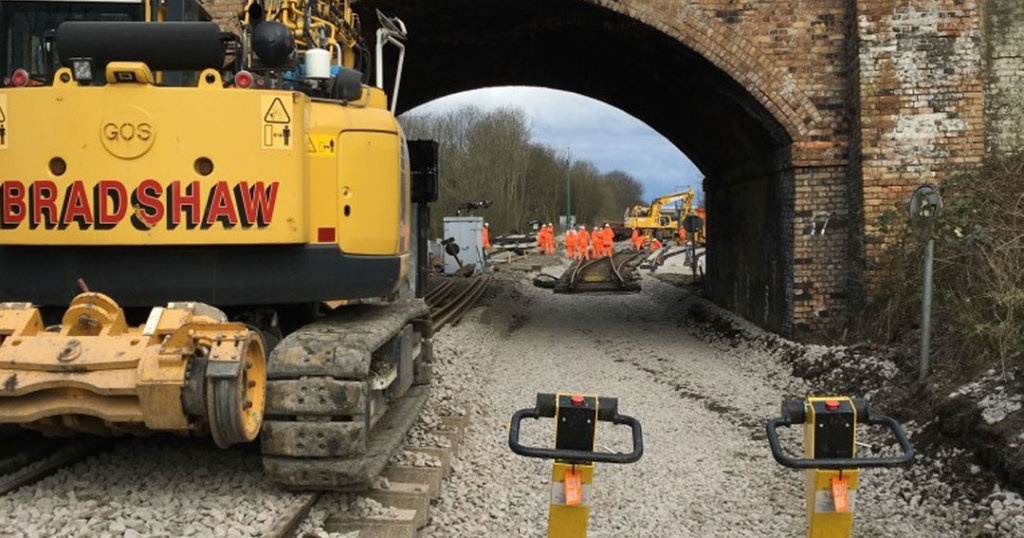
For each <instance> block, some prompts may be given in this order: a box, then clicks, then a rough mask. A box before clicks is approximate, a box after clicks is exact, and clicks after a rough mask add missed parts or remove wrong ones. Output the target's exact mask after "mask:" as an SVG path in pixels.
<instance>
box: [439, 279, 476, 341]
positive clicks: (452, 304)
mask: <svg viewBox="0 0 1024 538" xmlns="http://www.w3.org/2000/svg"><path fill="white" fill-rule="evenodd" d="M490 282H491V280H490V278H486V277H477V278H476V279H474V280H472V281H470V283H469V284H467V285H466V286H464V287H463V288H462V289H461V290H459V291H458V292H457V293H453V294H451V295H450V297H451V300H450V301H448V302H446V303H445V304H443V305H439V306H437V307H436V308H433V309H431V313H430V317H431V318H432V319H433V322H434V329H435V330H437V329H440V328H441V327H444V326H445V325H448V324H454V323H456V322H457V321H458V320H459V319H460V318H462V315H463V314H465V313H466V311H468V310H469V309H470V308H471V307H472V306H473V305H474V304H476V301H477V299H479V298H480V296H481V295H483V292H484V290H486V289H487V286H489V285H490Z"/></svg>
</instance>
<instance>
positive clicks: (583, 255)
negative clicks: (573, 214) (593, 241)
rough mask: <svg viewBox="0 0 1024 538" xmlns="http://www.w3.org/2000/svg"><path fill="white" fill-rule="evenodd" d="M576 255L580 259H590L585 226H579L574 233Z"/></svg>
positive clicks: (588, 240) (588, 235) (588, 236)
mask: <svg viewBox="0 0 1024 538" xmlns="http://www.w3.org/2000/svg"><path fill="white" fill-rule="evenodd" d="M576 257H577V258H578V259H581V260H584V259H586V260H589V259H590V234H589V233H587V227H586V226H580V231H579V232H577V233H576Z"/></svg>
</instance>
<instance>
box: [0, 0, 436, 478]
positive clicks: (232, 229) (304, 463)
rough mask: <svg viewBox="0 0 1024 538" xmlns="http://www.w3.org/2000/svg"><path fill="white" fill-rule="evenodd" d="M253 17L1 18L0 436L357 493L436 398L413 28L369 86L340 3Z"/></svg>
mask: <svg viewBox="0 0 1024 538" xmlns="http://www.w3.org/2000/svg"><path fill="white" fill-rule="evenodd" d="M239 7H240V8H243V9H241V11H240V23H241V25H240V26H241V32H240V35H234V34H230V33H225V32H222V31H221V28H220V27H219V26H218V25H217V24H216V23H214V22H210V21H209V16H207V14H206V13H205V11H204V10H203V8H202V6H201V5H199V4H198V3H196V1H195V0H161V1H156V0H111V1H91V0H88V1H87V0H71V1H64V0H17V1H14V0H0V32H2V36H0V37H2V42H3V43H4V44H5V46H6V49H5V50H4V51H3V52H2V53H0V54H2V57H0V71H2V73H3V87H2V88H0V423H3V424H15V425H19V426H21V427H23V428H28V429H32V430H37V431H41V432H44V433H46V434H49V435H64V434H69V433H74V432H89V433H95V434H104V435H120V434H124V433H147V432H153V431H168V432H176V433H181V434H187V435H209V436H211V437H212V438H213V440H214V441H215V442H216V444H217V445H219V446H221V447H225V448H226V447H229V446H231V445H234V444H238V443H245V442H249V441H253V440H255V439H257V437H259V438H260V443H261V448H262V451H263V455H264V468H265V469H266V471H267V473H268V474H269V476H270V477H271V478H273V479H274V480H275V481H277V482H279V483H280V484H282V485H284V486H286V487H292V488H298V489H348V488H360V487H364V486H365V485H367V484H368V483H369V482H370V481H371V480H372V479H373V478H374V477H375V476H376V475H377V474H379V472H380V470H381V469H382V468H383V466H384V464H385V463H386V461H387V459H388V456H389V455H390V453H391V452H393V451H394V450H395V449H396V448H397V447H398V446H399V444H400V443H401V441H402V438H403V437H404V434H405V432H406V431H407V430H408V429H409V428H410V427H411V426H412V424H413V423H414V421H415V419H416V417H417V415H418V413H419V410H420V408H421V407H422V405H423V403H424V401H425V399H426V396H427V392H426V390H427V384H428V382H429V377H430V362H431V356H432V354H431V330H432V327H431V323H430V318H429V310H428V308H427V306H426V304H425V303H424V301H423V300H422V299H421V298H418V297H422V294H423V291H424V290H423V288H424V284H425V280H424V277H425V269H422V268H425V266H426V264H425V254H426V251H425V248H418V247H422V240H423V239H424V236H423V235H422V234H421V233H420V231H421V230H420V226H419V225H420V224H423V221H424V220H425V219H423V215H424V213H425V211H426V207H427V205H426V204H427V203H429V202H430V201H432V200H433V199H434V198H435V197H436V155H437V146H436V144H434V143H433V142H430V141H417V142H416V143H413V142H407V141H406V140H405V138H404V136H403V134H402V131H401V129H400V127H399V125H398V123H397V121H396V119H395V116H394V113H393V111H394V96H395V95H397V90H398V82H399V81H400V72H401V65H402V59H403V58H404V46H403V43H402V42H403V39H404V37H405V26H404V24H403V23H402V21H401V20H400V19H396V18H389V17H386V16H384V15H381V14H379V13H378V19H379V23H380V28H379V29H378V30H377V32H376V37H377V43H376V58H375V59H374V60H373V61H375V65H371V64H370V62H371V54H370V51H369V49H368V47H366V46H365V45H364V40H363V39H362V38H361V28H360V20H359V18H358V17H357V16H356V15H355V14H354V13H353V11H352V9H351V7H350V5H349V2H348V1H347V0H345V1H343V2H327V1H321V0H283V1H272V2H271V1H267V2H264V1H263V0H250V1H249V2H248V4H246V5H244V6H241V5H240V6H239ZM386 46H388V47H390V48H389V51H391V50H392V48H394V47H397V49H398V52H397V53H398V54H399V57H398V62H397V65H398V72H397V73H396V74H395V76H394V79H393V83H392V84H393V90H392V92H391V93H392V96H391V99H392V100H391V102H390V103H389V102H388V95H387V94H386V93H385V91H384V89H383V86H384V74H383V72H384V68H383V65H384V62H383V56H384V53H383V51H384V48H385V47H386ZM390 54H395V52H390ZM373 67H376V79H375V81H374V83H373V84H371V82H370V77H369V75H370V73H369V71H370V70H371V69H372V68H373ZM417 218H418V219H419V222H417ZM418 268H421V269H419V270H417V269H418ZM327 301H332V303H331V304H335V305H336V304H344V305H346V306H342V307H339V308H337V309H333V310H332V309H330V308H328V307H327V306H325V303H326V302H327ZM69 304H70V307H69V306H68V305H69Z"/></svg>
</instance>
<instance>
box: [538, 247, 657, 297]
mask: <svg viewBox="0 0 1024 538" xmlns="http://www.w3.org/2000/svg"><path fill="white" fill-rule="evenodd" d="M644 256H645V253H644V252H643V251H640V252H636V251H626V250H620V251H617V252H615V253H614V255H612V256H604V257H601V258H595V259H592V260H579V261H577V262H575V263H574V264H573V265H571V266H570V267H569V269H568V270H566V272H565V273H564V274H562V276H561V277H560V278H559V279H558V282H557V283H556V284H555V285H554V290H555V293H582V292H636V291H640V286H639V284H638V283H637V278H636V277H635V275H633V274H632V273H633V271H634V269H635V268H636V266H637V265H638V264H639V263H640V261H641V260H642V258H643V257H644Z"/></svg>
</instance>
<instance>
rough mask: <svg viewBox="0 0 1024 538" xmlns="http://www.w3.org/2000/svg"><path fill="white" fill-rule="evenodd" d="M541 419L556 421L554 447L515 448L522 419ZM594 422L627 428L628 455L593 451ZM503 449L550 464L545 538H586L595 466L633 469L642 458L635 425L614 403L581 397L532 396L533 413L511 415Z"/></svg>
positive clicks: (613, 400)
mask: <svg viewBox="0 0 1024 538" xmlns="http://www.w3.org/2000/svg"><path fill="white" fill-rule="evenodd" d="M541 417H546V418H553V419H555V425H556V430H555V447H554V448H540V447H531V446H524V445H522V444H520V443H519V428H520V424H521V423H522V421H523V419H524V418H532V419H538V418H541ZM598 422H611V423H612V424H621V425H626V426H629V427H630V429H631V431H632V435H633V448H632V451H630V452H628V453H617V452H597V451H595V446H594V439H595V436H596V433H597V423H598ZM508 445H509V448H511V449H512V451H513V452H515V453H516V454H519V455H521V456H527V457H530V458H542V459H551V460H554V463H553V464H552V467H551V503H550V507H549V511H548V536H549V537H550V538H586V536H587V523H588V520H589V518H590V502H591V495H592V494H591V486H592V484H593V481H594V464H595V463H599V462H600V463H633V462H636V461H638V460H639V459H640V458H641V456H643V453H644V442H643V432H642V430H641V428H640V422H639V421H638V420H636V419H635V418H633V417H629V416H625V415H620V414H619V413H618V399H616V398H605V397H598V396H595V395H583V394H561V393H559V394H537V403H536V405H535V406H534V407H533V408H531V409H520V410H519V411H516V412H515V414H513V415H512V422H511V424H510V426H509V432H508Z"/></svg>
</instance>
